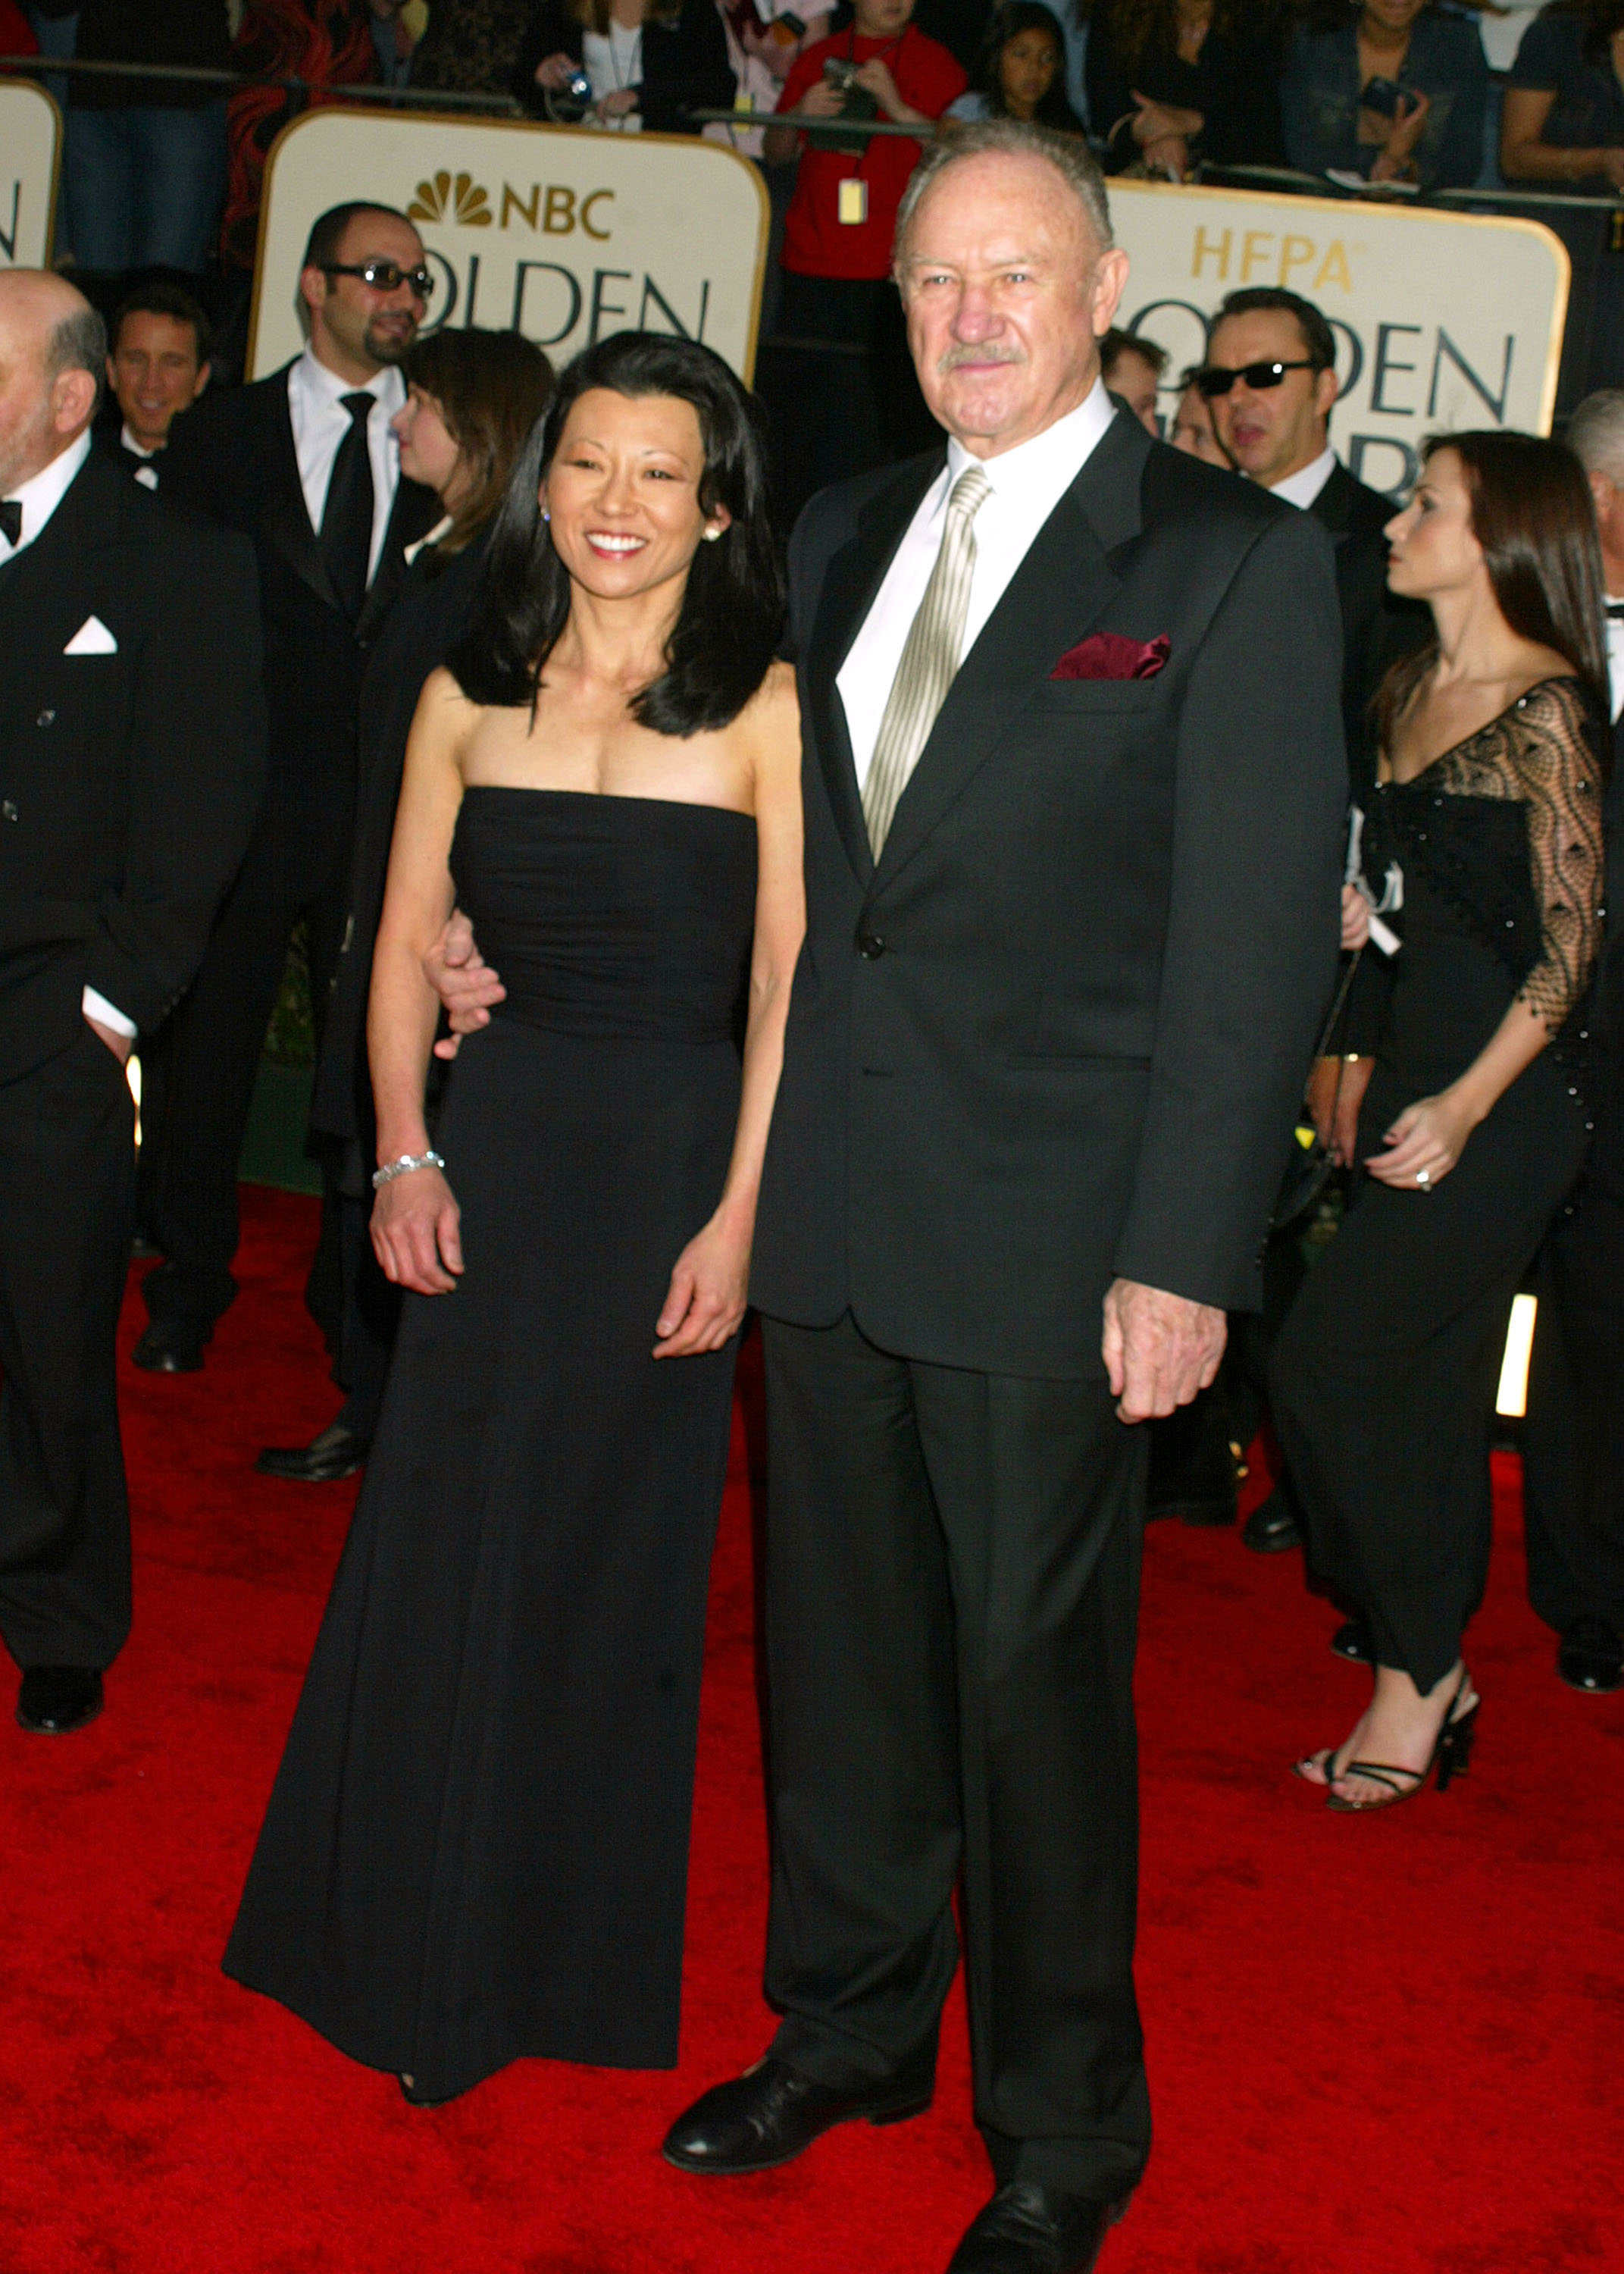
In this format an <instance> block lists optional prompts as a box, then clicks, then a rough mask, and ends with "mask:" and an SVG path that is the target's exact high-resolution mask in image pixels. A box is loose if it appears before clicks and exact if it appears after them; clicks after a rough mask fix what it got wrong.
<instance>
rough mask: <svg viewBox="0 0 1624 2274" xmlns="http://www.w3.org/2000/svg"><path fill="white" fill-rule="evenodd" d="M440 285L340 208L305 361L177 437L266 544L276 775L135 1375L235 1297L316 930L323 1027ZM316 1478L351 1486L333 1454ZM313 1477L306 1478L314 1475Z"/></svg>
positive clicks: (171, 1198)
mask: <svg viewBox="0 0 1624 2274" xmlns="http://www.w3.org/2000/svg"><path fill="white" fill-rule="evenodd" d="M430 290H431V280H430V275H429V272H428V270H427V268H426V267H425V261H424V252H423V242H422V239H421V238H420V237H418V235H417V230H415V229H414V228H413V227H412V225H411V223H410V222H409V221H408V220H407V219H406V218H405V216H404V215H402V214H398V213H395V212H394V211H393V210H392V209H390V208H388V207H381V206H374V205H371V204H365V203H360V204H352V205H346V206H339V207H335V208H334V209H333V210H332V211H330V212H328V213H326V214H324V215H322V216H321V218H320V220H319V221H318V222H316V224H315V226H314V228H313V229H312V231H311V236H310V242H309V245H308V246H307V248H306V251H305V262H304V266H303V268H302V270H301V272H300V276H299V292H300V297H301V299H302V302H303V305H304V307H305V312H306V315H307V317H308V320H309V339H308V343H307V344H306V346H305V350H304V353H303V354H302V355H299V356H297V357H296V358H294V360H293V361H292V362H291V363H290V364H288V365H284V366H283V368H282V370H280V371H277V372H274V373H272V374H271V376H270V377H269V378H268V379H264V380H259V381H258V382H257V383H255V384H254V385H252V386H249V387H243V388H236V389H234V390H232V391H231V392H229V393H222V394H220V395H205V396H204V398H203V400H202V401H201V402H200V403H198V404H197V406H196V407H195V408H194V409H193V410H189V411H188V412H187V413H186V416H185V417H184V418H183V419H180V420H179V421H177V424H176V425H175V427H174V430H173V433H172V435H171V438H170V441H169V448H168V449H167V450H166V452H165V454H164V468H163V494H164V495H165V496H166V497H167V498H169V499H171V500H173V501H177V502H178V503H180V504H182V505H184V506H188V507H191V508H194V509H195V510H197V511H199V512H203V513H207V514H210V515H213V516H215V517H217V518H218V519H220V520H222V521H223V522H224V523H227V524H228V525H229V526H230V527H233V528H236V529H238V530H241V531H243V532H244V534H245V535H246V536H248V537H249V538H252V542H253V546H254V549H255V552H256V553H257V555H258V558H259V589H260V596H261V606H262V610H263V620H264V639H265V692H266V699H267V707H268V711H269V716H270V762H269V769H268V773H267V785H266V794H265V802H264V806H263V808H262V809H261V811H260V815H259V822H258V824H257V825H256V827H255V830H254V834H253V840H252V844H251V845H250V847H249V849H248V855H247V858H246V859H245V861H244V863H243V871H242V874H241V876H240V877H239V878H238V879H237V885H236V886H235V887H234V889H233V891H232V893H231V896H230V899H229V900H228V902H227V904H226V906H225V907H224V908H223V909H222V913H221V918H220V922H219V923H218V925H217V926H216V928H215V931H214V937H213V938H212V939H211V940H210V942H209V945H208V952H207V955H206V956H205V957H204V960H203V967H202V969H201V970H200V971H199V975H198V978H197V982H196V984H195V985H194V986H193V988H192V991H191V993H190V995H189V996H188V997H187V998H186V1001H185V1003H184V1005H182V1007H181V1009H180V1011H179V1013H177V1016H176V1018H175V1019H174V1020H172V1021H171V1023H170V1026H169V1030H168V1031H167V1032H166V1034H165V1035H164V1036H163V1037H162V1042H161V1045H160V1050H159V1053H158V1060H159V1063H158V1074H159V1079H160V1082H161V1086H162V1096H163V1109H162V1120H161V1123H160V1126H158V1127H157V1128H156V1130H155V1131H154V1142H155V1145H156V1148H157V1149H156V1152H155V1155H154V1158H153V1161H152V1162H151V1163H150V1164H149V1165H148V1170H147V1172H144V1174H143V1178H142V1186H143V1213H144V1215H145V1216H146V1217H147V1223H146V1225H145V1229H146V1230H147V1231H149V1232H150V1234H151V1236H152V1238H153V1239H154V1241H155V1243H156V1244H157V1246H159V1247H160V1248H162V1252H163V1254H164V1257H165V1261H163V1262H162V1264H161V1265H159V1266H158V1267H157V1268H156V1269H154V1270H153V1271H151V1272H150V1273H149V1274H148V1275H147V1281H146V1289H145V1291H146V1297H147V1308H148V1311H149V1312H150V1314H151V1322H150V1324H149V1325H148V1327H147V1331H146V1333H145V1334H144V1335H143V1336H142V1337H141V1339H140V1342H139V1344H137V1346H136V1352H135V1359H136V1363H137V1365H138V1366H143V1367H148V1368H151V1369H153V1370H154V1371H162V1372H168V1373H189V1372H192V1371H194V1370H195V1369H196V1368H197V1367H200V1366H201V1365H202V1363H203V1352H204V1346H205V1344H207V1341H208V1339H209V1337H210V1336H211V1334H212V1333H213V1331H214V1322H215V1321H216V1320H217V1319H218V1318H219V1316H220V1315H221V1314H222V1312H223V1311H224V1310H225V1309H226V1307H227V1306H228V1305H229V1303H230V1301H231V1299H232V1297H233V1296H234V1295H235V1293H236V1291H237V1288H236V1282H235V1280H234V1279H233V1278H232V1276H231V1262H232V1259H233V1257H234V1256H235V1254H236V1252H237V1156H238V1155H239V1153H240V1152H241V1150H242V1144H243V1135H244V1129H245V1127H246V1126H247V1120H248V1110H249V1105H250V1103H251V1101H252V1095H253V1084H254V1077H255V1074H256V1073H257V1071H258V1067H259V1054H260V1050H261V1048H262V1045H263V1043H264V1039H265V1030H266V1026H267V1021H268V1020H269V1018H270V1014H271V1010H272V1006H273V1005H274V1002H275V999H276V991H277V988H278V985H279V984H280V982H281V978H282V967H283V964H284V962H285V960H286V958H287V953H288V943H289V937H290V936H291V934H292V932H293V930H294V927H295V925H296V924H297V922H298V921H299V919H300V918H301V916H303V917H304V918H305V921H306V926H307V937H308V940H309V946H310V983H311V998H312V1005H313V1006H314V1009H315V1013H316V1017H317V1020H318V1021H320V1017H321V1013H322V1010H323V1008H324V1006H325V1004H326V999H327V989H328V985H329V983H330V982H331V979H332V975H333V971H334V968H335V963H336V960H337V956H338V949H339V944H340V936H341V930H342V922H343V894H344V885H345V882H346V877H347V872H348V868H349V857H350V856H349V846H350V832H351V825H352V819H353V807H354V802H355V779H356V735H357V717H358V712H359V706H360V684H361V674H362V670H363V667H364V666H365V660H366V655H367V651H368V650H369V649H370V647H371V646H372V642H373V641H374V639H375V638H376V636H377V634H378V630H379V628H380V624H381V622H382V621H383V618H384V616H385V614H387V610H388V606H389V604H390V602H391V600H392V599H394V597H395V592H396V591H397V590H398V588H399V585H400V582H401V578H402V576H403V574H404V559H403V549H404V547H405V546H407V545H409V544H410V543H411V542H412V540H413V539H414V538H417V537H421V536H422V535H423V534H424V533H425V531H426V530H427V529H428V528H429V527H430V526H431V524H432V522H433V521H434V519H435V518H436V517H437V516H438V514H439V510H440V508H439V503H438V501H437V500H436V499H435V497H434V495H433V493H432V491H430V490H426V489H424V488H422V487H421V486H419V485H418V484H417V483H415V482H407V481H402V478H401V474H400V456H399V451H398V448H397V447H396V444H395V438H394V436H393V434H392V433H390V431H389V421H390V419H391V418H393V416H394V415H395V411H396V410H399V409H400V407H401V405H402V403H404V401H405V398H406V389H405V383H404V381H403V380H402V377H401V373H400V370H399V364H400V360H401V358H402V356H403V355H404V354H405V352H406V350H407V349H408V348H409V347H410V345H411V343H412V341H413V339H414V338H415V337H416V336H417V327H418V324H419V322H420V321H421V320H422V316H423V312H424V309H425V305H426V303H427V300H428V296H429V292H430ZM313 1459H314V1463H315V1466H314V1469H313V1470H312V1471H311V1473H312V1474H316V1475H325V1474H338V1473H344V1472H347V1469H349V1468H353V1467H354V1466H355V1465H356V1464H355V1460H354V1459H353V1458H352V1457H345V1458H341V1459H340V1460H338V1461H337V1462H336V1463H333V1462H329V1461H327V1459H326V1457H325V1454H324V1453H323V1452H322V1451H320V1450H319V1451H318V1452H317V1453H316V1454H315V1455H314V1456H313ZM301 1473H302V1472H301Z"/></svg>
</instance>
